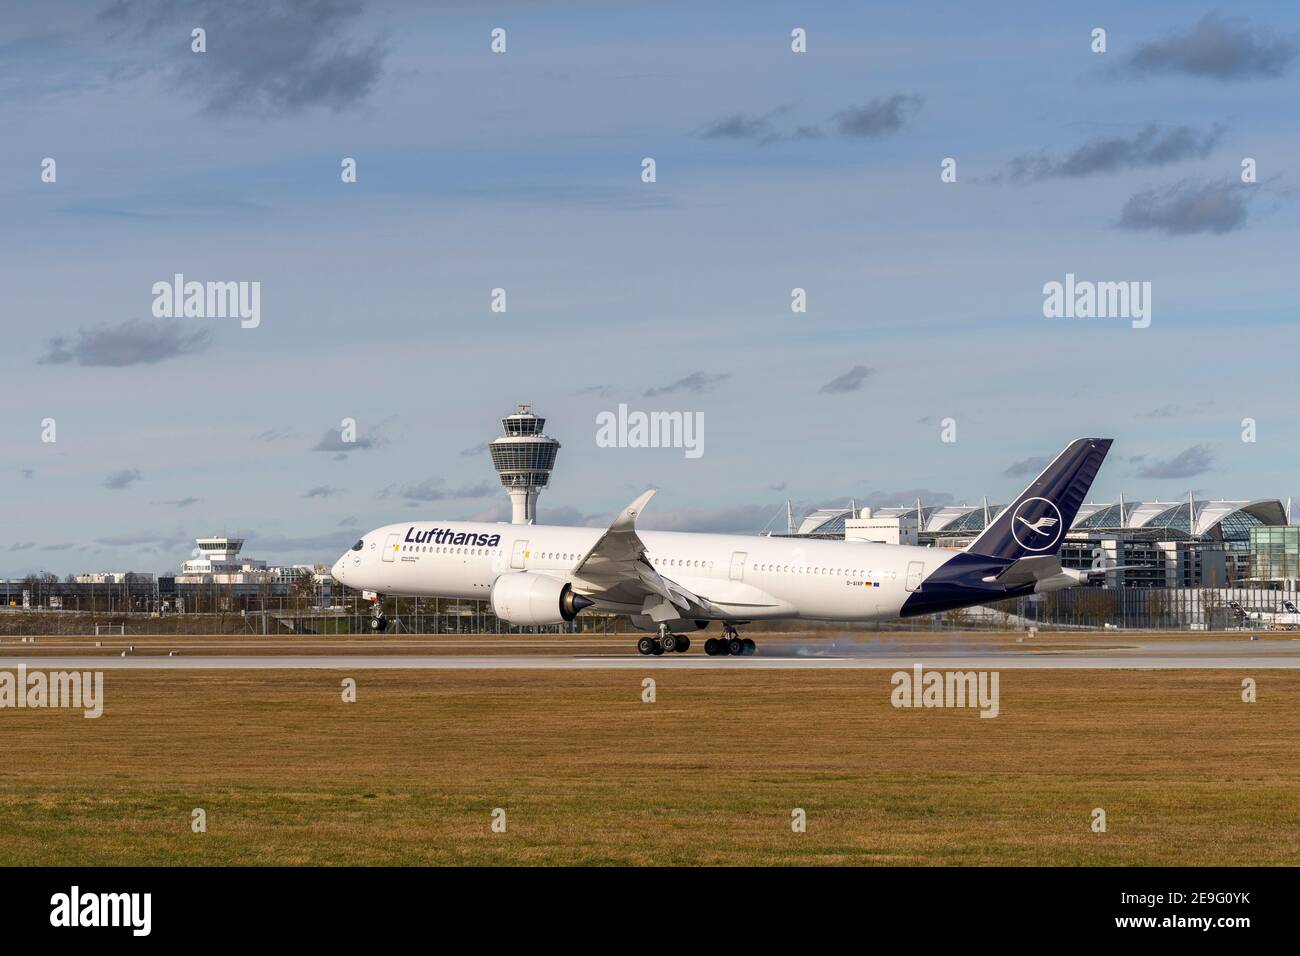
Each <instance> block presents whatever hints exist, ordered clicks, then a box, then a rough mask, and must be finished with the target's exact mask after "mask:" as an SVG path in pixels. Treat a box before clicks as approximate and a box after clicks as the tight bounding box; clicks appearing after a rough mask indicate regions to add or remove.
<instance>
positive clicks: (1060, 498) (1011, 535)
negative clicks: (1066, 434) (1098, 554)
mask: <svg viewBox="0 0 1300 956" xmlns="http://www.w3.org/2000/svg"><path fill="white" fill-rule="evenodd" d="M1111 441H1112V439H1109V438H1076V439H1075V440H1074V441H1072V442H1070V444H1069V447H1067V448H1066V449H1065V451H1063V452H1061V453H1060V454H1059V455H1057V456H1056V460H1055V461H1054V462H1052V463H1051V464H1050V465H1048V466H1047V467H1046V468H1045V469H1043V473H1042V474H1041V475H1039V476H1038V477H1037V478H1035V479H1034V480H1033V482H1031V483H1030V485H1029V487H1028V488H1026V489H1025V490H1024V491H1022V492H1021V493H1020V496H1019V497H1018V498H1016V500H1015V501H1013V502H1012V503H1011V504H1009V505H1008V506H1007V507H1006V509H1005V510H1004V511H1003V512H1002V513H1001V514H1000V515H998V516H997V518H996V519H995V520H994V522H993V523H992V524H990V525H989V526H988V527H987V528H985V529H984V533H983V534H981V535H980V536H979V537H978V538H976V539H975V540H974V541H973V542H971V546H970V547H969V548H967V549H966V550H967V551H968V552H970V553H972V554H984V555H989V556H990V557H995V558H1011V559H1015V558H1024V557H1032V556H1034V555H1048V554H1055V553H1056V552H1057V550H1059V549H1060V547H1061V541H1062V540H1063V539H1064V538H1065V533H1066V532H1067V531H1069V530H1070V525H1071V524H1073V523H1074V516H1075V515H1077V514H1078V513H1079V506H1080V505H1081V504H1083V499H1084V498H1085V497H1087V494H1088V489H1089V488H1091V487H1092V480H1093V479H1094V478H1096V477H1097V472H1098V471H1099V470H1100V469H1101V463H1102V461H1104V460H1105V458H1106V452H1108V451H1110V445H1111Z"/></svg>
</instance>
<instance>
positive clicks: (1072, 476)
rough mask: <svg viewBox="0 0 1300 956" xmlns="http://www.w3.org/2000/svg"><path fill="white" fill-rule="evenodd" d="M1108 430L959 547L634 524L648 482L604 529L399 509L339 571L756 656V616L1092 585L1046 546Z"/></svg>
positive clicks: (911, 606) (529, 618) (956, 604)
mask: <svg viewBox="0 0 1300 956" xmlns="http://www.w3.org/2000/svg"><path fill="white" fill-rule="evenodd" d="M1110 446H1111V439H1109V438H1078V439H1075V440H1074V441H1072V442H1071V443H1070V444H1069V445H1068V446H1067V447H1066V449H1065V450H1064V451H1062V452H1061V453H1060V454H1059V455H1058V456H1057V457H1056V460H1055V461H1053V462H1052V463H1051V464H1050V465H1048V466H1047V467H1046V468H1045V469H1043V471H1042V473H1041V474H1040V475H1038V477H1037V478H1035V479H1034V480H1033V481H1032V482H1031V483H1030V485H1029V487H1028V488H1026V489H1025V490H1024V491H1023V492H1022V493H1021V494H1020V496H1019V497H1018V498H1016V500H1015V501H1014V502H1012V504H1011V505H1009V506H1008V507H1007V508H1006V510H1005V511H1003V512H1002V514H1000V515H999V516H998V517H997V519H995V520H994V521H993V522H991V523H990V524H989V526H988V527H987V528H985V529H984V531H983V532H982V533H981V534H980V535H979V537H977V538H976V539H975V540H974V541H973V542H972V543H971V544H970V546H969V547H968V548H966V549H965V550H961V551H957V550H951V551H950V550H947V549H943V548H922V547H916V546H913V545H897V544H876V543H869V542H860V541H825V540H810V539H806V538H785V537H758V536H753V535H737V534H692V533H681V532H667V531H640V530H638V529H637V527H636V522H637V519H638V518H639V517H640V515H641V513H642V511H643V509H644V508H645V506H646V504H647V503H648V502H649V501H650V498H651V497H652V496H653V495H654V491H653V490H651V491H647V492H646V493H645V494H643V495H641V497H639V498H637V499H636V501H634V502H632V503H631V504H630V505H628V506H627V507H626V508H625V509H623V512H622V514H620V515H619V517H618V518H617V519H616V520H615V521H614V523H613V524H612V525H611V526H610V527H609V528H608V529H607V530H605V531H601V530H600V529H599V528H586V527H562V526H546V525H533V524H526V525H524V524H519V525H501V524H487V523H484V522H460V521H438V522H428V521H420V522H402V523H401V524H391V525H388V526H386V527H382V528H376V529H375V530H374V531H371V532H370V533H368V534H367V535H365V536H364V537H363V538H361V539H360V540H359V541H357V543H356V544H355V545H353V546H352V548H351V550H350V551H347V552H345V553H344V554H343V555H342V557H340V558H339V559H338V561H336V562H335V564H334V567H333V574H334V580H336V581H340V582H343V583H344V584H347V585H348V586H350V587H353V588H357V589H359V590H362V591H369V592H372V593H373V595H374V601H375V603H374V605H373V610H372V617H371V627H372V629H373V630H376V631H382V630H384V628H385V627H386V626H387V621H386V619H385V618H384V616H383V602H382V599H381V598H382V595H383V594H401V595H411V596H416V597H440V598H453V599H456V598H461V599H474V598H479V599H482V598H487V599H488V600H489V601H490V602H491V604H492V610H493V612H494V613H495V614H496V616H497V617H498V618H499V619H500V620H503V621H506V622H508V623H510V624H514V625H520V626H545V625H552V624H561V623H564V622H567V621H572V620H573V619H574V618H575V617H576V616H577V615H578V613H579V612H581V611H582V610H584V609H586V608H594V609H595V610H596V611H601V612H605V613H611V614H622V615H627V616H628V617H629V618H630V619H631V621H632V624H633V626H634V627H636V628H638V629H640V630H643V631H649V632H653V634H654V636H646V637H643V638H641V639H640V640H639V641H638V642H637V650H638V651H639V652H640V653H642V654H663V653H666V652H672V651H679V652H680V651H685V650H686V649H687V648H689V647H690V645H691V639H690V637H689V636H687V635H686V634H685V633H682V632H685V631H694V630H698V629H703V628H705V627H707V626H708V625H709V623H710V622H711V621H718V622H720V623H721V625H722V635H721V638H720V639H719V638H709V639H708V640H707V641H706V642H705V645H704V650H705V653H707V654H709V655H714V654H753V653H754V652H755V645H754V642H753V641H752V640H750V639H749V638H742V637H741V636H740V634H739V633H738V632H737V630H736V628H737V627H738V626H740V625H743V624H747V623H749V622H750V621H754V620H780V619H804V620H820V621H864V620H892V619H895V618H900V617H902V618H908V617H916V616H918V615H923V614H934V613H937V612H939V611H948V610H953V609H955V608H963V607H971V606H974V605H978V604H986V603H989V602H993V601H1001V600H1004V599H1006V598H1011V597H1019V596H1021V595H1025V594H1038V593H1044V592H1050V591H1059V590H1062V589H1063V588H1072V587H1077V586H1079V585H1083V584H1087V583H1088V581H1089V580H1090V578H1091V577H1092V576H1094V575H1101V574H1105V573H1107V572H1108V571H1114V570H1117V569H1116V568H1106V567H1101V568H1096V569H1092V570H1074V569H1071V568H1063V567H1062V566H1061V562H1060V559H1059V557H1058V554H1057V552H1058V551H1059V550H1060V547H1061V541H1062V539H1063V538H1064V537H1065V532H1066V531H1068V530H1069V528H1070V525H1071V523H1072V522H1073V521H1074V518H1075V515H1076V514H1077V513H1078V511H1079V505H1080V504H1081V503H1082V502H1083V500H1084V497H1085V496H1086V495H1087V493H1088V488H1089V487H1090V486H1091V485H1092V481H1093V479H1094V478H1095V477H1096V475H1097V472H1098V470H1099V469H1100V468H1101V465H1102V462H1103V461H1104V460H1105V458H1106V453H1107V452H1108V451H1110Z"/></svg>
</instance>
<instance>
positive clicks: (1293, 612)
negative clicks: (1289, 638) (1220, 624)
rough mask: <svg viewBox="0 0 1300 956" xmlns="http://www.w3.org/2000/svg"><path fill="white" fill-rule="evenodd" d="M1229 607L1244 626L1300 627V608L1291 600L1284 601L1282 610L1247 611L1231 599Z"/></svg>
mask: <svg viewBox="0 0 1300 956" xmlns="http://www.w3.org/2000/svg"><path fill="white" fill-rule="evenodd" d="M1228 607H1230V608H1232V613H1233V614H1235V615H1236V616H1237V623H1238V624H1239V625H1240V626H1242V627H1247V626H1249V625H1251V624H1260V625H1263V626H1264V627H1269V628H1283V629H1285V630H1288V631H1293V630H1295V629H1296V628H1298V627H1300V608H1297V607H1296V606H1295V605H1294V604H1292V603H1291V602H1290V601H1283V602H1282V610H1281V611H1247V610H1246V609H1245V608H1244V607H1242V606H1241V605H1240V604H1239V603H1238V602H1236V601H1229V602H1228Z"/></svg>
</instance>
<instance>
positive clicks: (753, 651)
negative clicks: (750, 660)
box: [741, 637, 758, 657]
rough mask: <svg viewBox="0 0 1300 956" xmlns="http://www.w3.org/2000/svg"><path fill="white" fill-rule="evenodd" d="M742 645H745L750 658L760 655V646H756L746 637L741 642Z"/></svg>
mask: <svg viewBox="0 0 1300 956" xmlns="http://www.w3.org/2000/svg"><path fill="white" fill-rule="evenodd" d="M741 643H742V644H744V645H745V653H746V654H748V655H749V656H750V657H753V656H754V655H755V654H757V653H758V645H757V644H755V643H754V642H753V640H752V639H750V638H748V637H746V638H744V639H743V640H742V641H741Z"/></svg>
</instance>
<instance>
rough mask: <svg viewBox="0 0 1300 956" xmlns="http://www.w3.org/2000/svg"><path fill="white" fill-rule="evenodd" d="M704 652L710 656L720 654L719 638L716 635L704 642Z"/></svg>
mask: <svg viewBox="0 0 1300 956" xmlns="http://www.w3.org/2000/svg"><path fill="white" fill-rule="evenodd" d="M704 653H705V654H708V655H709V656H710V657H717V656H718V639H717V638H716V637H710V638H708V639H707V640H706V641H705V642H704Z"/></svg>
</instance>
